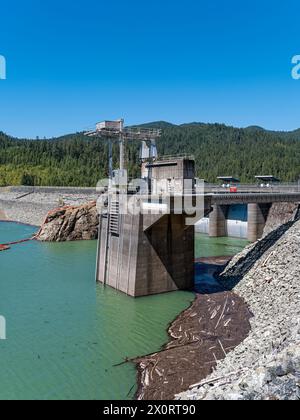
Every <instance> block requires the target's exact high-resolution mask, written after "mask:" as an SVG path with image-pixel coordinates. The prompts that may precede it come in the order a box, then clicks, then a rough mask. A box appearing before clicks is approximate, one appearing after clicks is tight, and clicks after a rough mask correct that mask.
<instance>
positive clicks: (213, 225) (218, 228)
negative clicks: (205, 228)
mask: <svg viewBox="0 0 300 420" xmlns="http://www.w3.org/2000/svg"><path fill="white" fill-rule="evenodd" d="M226 215H227V206H218V205H214V206H213V211H212V212H211V213H210V215H209V236H210V237H212V238H218V237H223V236H227V220H226Z"/></svg>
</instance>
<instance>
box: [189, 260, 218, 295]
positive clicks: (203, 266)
mask: <svg viewBox="0 0 300 420" xmlns="http://www.w3.org/2000/svg"><path fill="white" fill-rule="evenodd" d="M224 267H225V266H224V265H219V264H207V263H201V262H199V263H196V264H195V292H196V293H199V294H202V295H210V294H214V293H221V292H224V291H225V290H226V288H225V287H224V286H222V284H221V283H219V281H218V280H217V276H218V274H220V273H221V272H222V271H223V269H224Z"/></svg>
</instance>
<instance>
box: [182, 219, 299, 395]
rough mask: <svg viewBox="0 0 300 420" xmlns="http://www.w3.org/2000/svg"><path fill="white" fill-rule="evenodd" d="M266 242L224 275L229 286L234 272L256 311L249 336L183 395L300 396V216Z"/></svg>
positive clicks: (241, 292)
mask: <svg viewBox="0 0 300 420" xmlns="http://www.w3.org/2000/svg"><path fill="white" fill-rule="evenodd" d="M274 235H275V236H274ZM276 235H277V236H276ZM274 239H275V242H274ZM263 241H267V242H269V243H268V244H267V243H266V242H262V241H260V242H258V243H257V244H256V245H254V246H253V245H252V246H250V247H249V248H248V249H247V250H246V251H244V252H243V253H242V255H240V256H239V257H237V258H236V259H235V260H234V261H233V262H232V263H231V265H230V266H229V267H228V269H227V271H225V273H224V274H223V275H222V277H221V280H222V282H223V283H224V284H227V285H228V286H232V276H233V275H235V278H234V281H233V283H234V284H235V283H237V281H239V283H238V284H236V286H235V287H234V291H235V293H237V294H238V295H240V296H241V297H242V298H243V299H245V301H246V302H247V303H248V305H249V307H250V310H251V312H252V313H253V314H254V318H252V319H251V320H250V323H251V328H252V330H251V333H250V335H249V337H248V338H247V339H246V340H245V341H244V342H243V343H242V344H241V345H239V346H238V347H237V348H236V349H235V350H234V351H232V352H231V353H229V354H228V356H227V357H226V358H225V360H224V361H222V362H220V363H219V364H218V366H217V368H216V370H215V372H214V373H213V375H212V376H210V377H209V378H207V379H206V380H205V381H204V382H203V385H202V386H197V387H195V388H193V389H190V390H189V391H188V392H185V393H183V394H181V395H179V396H178V398H179V399H204V400H205V399H206V400H261V399H263V400H276V399H279V400H284V399H288V400H297V399H299V398H300V221H296V222H294V223H289V224H288V225H286V226H285V227H281V228H279V230H277V231H276V232H275V233H273V234H271V235H270V236H269V237H267V239H266V238H265V239H264V240H263ZM266 245H268V246H266ZM262 249H263V252H261V251H262ZM255 254H256V255H255ZM254 257H255V258H254ZM247 258H250V260H251V261H250V263H249V261H247Z"/></svg>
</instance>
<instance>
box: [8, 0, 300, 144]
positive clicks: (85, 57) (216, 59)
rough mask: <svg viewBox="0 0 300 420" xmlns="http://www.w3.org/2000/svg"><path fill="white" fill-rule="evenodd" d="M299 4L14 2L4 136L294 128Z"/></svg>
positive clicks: (298, 119)
mask: <svg viewBox="0 0 300 420" xmlns="http://www.w3.org/2000/svg"><path fill="white" fill-rule="evenodd" d="M299 16H300V3H299V1H294V0H292V1H289V0H286V1H282V0H281V1H277V0H272V1H264V0H261V1H258V0H252V1H247V0H245V1H241V0H239V1H237V0H227V1H224V0H222V1H221V0H216V1H213V0H212V1H208V0H206V1H203V0H184V1H183V0H181V1H179V0H160V1H158V0H151V1H150V0H149V1H143V0H139V1H136V0H122V1H121V0H111V1H103V0H84V1H83V0H77V1H76V0H73V1H69V0H63V1H59V0H51V1H50V0H43V1H41V0H27V1H24V0H22V1H21V0H11V1H9V2H8V1H6V2H2V4H1V9H0V54H1V55H4V56H5V57H6V60H7V80H6V81H2V80H0V130H2V131H5V132H8V133H10V134H12V135H16V136H19V137H23V136H27V137H35V136H56V135H60V134H64V133H68V132H74V131H81V130H84V129H85V128H87V127H89V126H91V125H93V124H94V123H95V122H96V121H98V120H101V119H109V118H119V117H120V116H124V117H125V118H126V122H127V123H129V124H131V123H141V122H147V121H153V120H168V121H171V122H174V123H183V122H190V121H202V122H222V123H223V122H224V123H226V124H231V125H235V126H248V125H254V124H255V125H260V126H263V127H266V128H270V129H285V130H289V129H295V128H298V127H300V112H299V110H300V80H299V81H295V80H293V79H292V78H291V68H292V64H291V58H292V56H294V55H296V54H300V36H299Z"/></svg>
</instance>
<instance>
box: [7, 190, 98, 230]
mask: <svg viewBox="0 0 300 420" xmlns="http://www.w3.org/2000/svg"><path fill="white" fill-rule="evenodd" d="M96 200H97V194H96V191H95V192H94V193H93V192H89V191H84V190H83V191H80V190H79V191H76V189H74V191H71V190H70V191H68V190H66V191H65V190H64V189H59V188H56V189H55V188H53V189H49V192H48V191H46V190H43V189H41V190H39V189H38V190H37V191H36V192H31V191H30V190H28V189H27V188H25V187H24V189H23V188H22V187H20V188H18V189H17V188H9V187H8V188H0V221H13V222H18V223H23V224H28V225H32V226H41V225H42V223H43V222H44V220H45V217H46V215H47V213H48V212H49V211H51V210H53V209H55V208H57V207H63V206H81V205H83V204H86V203H88V202H92V201H96Z"/></svg>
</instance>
